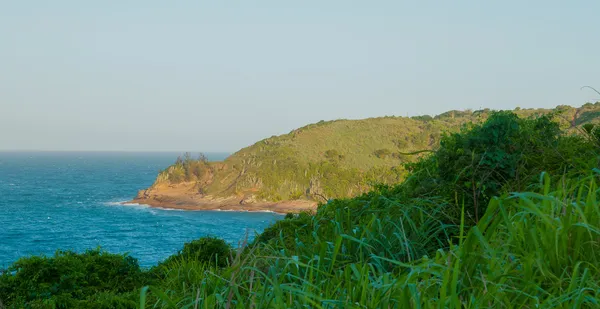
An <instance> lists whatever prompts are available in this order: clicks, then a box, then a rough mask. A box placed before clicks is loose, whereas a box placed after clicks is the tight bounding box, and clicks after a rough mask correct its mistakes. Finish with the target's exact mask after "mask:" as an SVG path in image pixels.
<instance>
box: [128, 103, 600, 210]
mask: <svg viewBox="0 0 600 309" xmlns="http://www.w3.org/2000/svg"><path fill="white" fill-rule="evenodd" d="M489 112H490V111H489V110H487V109H486V110H479V111H449V112H446V113H443V114H440V115H438V116H435V117H430V116H418V117H411V118H407V117H380V118H369V119H362V120H334V121H321V122H318V123H316V124H311V125H307V126H305V127H302V128H299V129H296V130H293V131H292V132H290V133H288V134H285V135H281V136H273V137H270V138H267V139H264V140H262V141H259V142H257V143H255V144H254V145H252V146H249V147H246V148H244V149H241V150H240V151H238V152H236V153H234V154H233V155H231V156H230V157H228V158H227V159H225V160H224V161H222V162H208V161H207V160H206V159H204V158H199V159H193V158H191V157H190V156H186V157H184V158H180V159H178V160H177V162H176V163H175V164H174V165H172V166H170V167H169V168H167V169H166V170H164V171H162V172H161V173H160V174H159V175H158V177H157V180H156V181H155V183H154V184H153V185H152V186H151V187H150V188H148V189H146V190H142V191H140V192H139V194H138V196H137V197H136V199H135V200H134V201H133V202H136V203H144V204H150V205H153V206H161V207H171V208H185V209H233V210H275V211H281V212H295V211H300V210H306V209H314V207H315V205H316V204H317V202H319V201H325V200H328V199H331V198H342V197H350V196H355V195H357V194H360V193H363V192H366V191H368V190H369V189H370V188H371V187H372V185H373V184H375V183H384V184H390V183H398V182H400V181H401V180H402V178H403V177H404V175H405V170H404V168H403V164H404V163H408V162H413V161H415V160H416V159H417V158H418V157H420V156H423V155H426V154H427V152H420V151H422V150H428V149H433V148H435V147H437V146H438V144H439V140H440V137H441V135H442V134H443V133H444V132H456V131H458V130H459V129H460V127H461V126H463V125H464V124H466V123H470V122H474V123H479V122H481V121H483V120H485V119H486V118H487V116H488V115H489ZM514 112H515V113H517V114H518V115H519V116H520V117H530V116H535V115H541V114H547V113H555V114H556V116H555V118H556V119H557V120H558V121H559V122H560V124H561V128H562V129H563V130H566V131H571V132H576V131H577V127H580V126H581V125H583V124H585V123H590V122H594V123H595V122H599V121H600V117H599V116H600V103H595V104H591V103H588V104H585V105H583V106H582V107H579V108H574V107H570V106H564V105H563V106H558V107H556V108H555V109H518V108H517V109H516V110H515V111H514ZM415 152H416V154H415Z"/></svg>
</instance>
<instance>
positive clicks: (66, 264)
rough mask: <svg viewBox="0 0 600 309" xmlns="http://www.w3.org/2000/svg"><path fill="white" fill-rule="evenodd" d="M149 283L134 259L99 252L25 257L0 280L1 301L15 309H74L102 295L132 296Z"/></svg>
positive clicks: (0, 277)
mask: <svg viewBox="0 0 600 309" xmlns="http://www.w3.org/2000/svg"><path fill="white" fill-rule="evenodd" d="M146 283H147V280H146V277H145V276H144V274H143V272H142V270H141V269H140V267H139V265H138V262H137V260H136V259H135V258H132V257H130V256H127V255H120V254H110V253H107V252H104V251H101V250H100V249H96V250H89V251H86V252H84V253H81V254H78V253H75V252H72V251H57V252H56V253H55V254H54V256H52V257H45V256H32V257H24V258H21V259H19V260H17V261H16V262H15V263H14V264H12V265H11V266H10V267H9V268H8V270H7V271H5V272H4V273H3V274H2V275H1V276H0V299H2V301H4V302H6V305H8V304H11V305H13V306H15V307H21V306H23V307H26V306H28V304H29V305H32V304H36V303H37V304H42V303H45V304H54V305H55V306H56V307H59V308H71V307H75V306H76V304H77V303H78V301H84V300H86V299H88V298H89V297H92V296H94V295H96V294H99V293H109V294H110V293H123V292H131V291H134V290H135V289H137V288H140V287H141V286H142V285H143V284H146Z"/></svg>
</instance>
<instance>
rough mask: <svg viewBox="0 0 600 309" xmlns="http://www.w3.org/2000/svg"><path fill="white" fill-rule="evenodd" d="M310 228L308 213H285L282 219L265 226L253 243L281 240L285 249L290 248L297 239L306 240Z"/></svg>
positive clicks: (310, 220) (310, 222) (310, 217)
mask: <svg viewBox="0 0 600 309" xmlns="http://www.w3.org/2000/svg"><path fill="white" fill-rule="evenodd" d="M311 229H312V216H311V215H310V214H308V213H300V214H296V215H294V214H287V215H286V216H285V218H284V219H283V220H279V221H277V222H275V223H274V224H273V225H271V226H269V227H267V228H266V229H265V230H264V231H263V232H262V233H261V234H260V235H258V237H256V239H255V240H254V243H255V244H256V243H269V242H274V241H281V242H282V244H283V246H284V247H285V248H287V249H292V248H294V247H295V246H296V245H297V240H298V241H306V240H307V239H308V237H309V236H310V232H309V230H311Z"/></svg>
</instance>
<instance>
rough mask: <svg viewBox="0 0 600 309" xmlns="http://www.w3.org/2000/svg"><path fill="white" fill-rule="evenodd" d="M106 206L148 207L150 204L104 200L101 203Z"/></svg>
mask: <svg viewBox="0 0 600 309" xmlns="http://www.w3.org/2000/svg"><path fill="white" fill-rule="evenodd" d="M103 204H104V205H106V206H127V207H136V208H150V205H146V204H139V203H127V201H117V202H114V201H111V202H104V203H103Z"/></svg>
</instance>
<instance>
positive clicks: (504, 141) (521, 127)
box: [405, 112, 597, 222]
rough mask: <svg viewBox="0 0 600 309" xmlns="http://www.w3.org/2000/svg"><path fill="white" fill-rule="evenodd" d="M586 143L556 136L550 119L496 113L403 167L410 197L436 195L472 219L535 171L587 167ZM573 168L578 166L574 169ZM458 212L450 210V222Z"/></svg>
mask: <svg viewBox="0 0 600 309" xmlns="http://www.w3.org/2000/svg"><path fill="white" fill-rule="evenodd" d="M595 151H596V150H595V148H594V146H593V144H592V143H590V142H588V141H586V140H585V139H583V138H581V137H577V136H565V135H563V134H562V132H561V130H560V128H559V125H558V123H556V122H553V121H552V120H551V116H541V117H538V118H529V119H523V118H519V117H518V116H517V115H516V114H514V113H512V112H496V113H493V114H491V115H490V117H489V118H488V119H487V121H486V122H484V123H482V124H479V125H469V126H466V127H464V128H463V130H462V131H461V132H459V133H454V134H449V135H446V136H444V137H443V138H442V140H441V142H440V148H439V149H438V150H437V151H436V152H435V153H434V154H433V155H431V156H430V157H427V158H425V159H423V160H420V161H419V162H417V163H414V164H410V163H409V164H407V169H408V170H409V171H411V172H412V176H411V177H409V179H408V181H407V185H406V186H405V188H406V192H407V194H408V195H411V196H442V197H444V198H446V200H447V201H449V202H454V203H458V204H462V203H463V202H464V203H465V210H466V214H467V216H468V218H470V219H471V220H473V221H475V222H476V221H478V220H479V218H480V217H481V216H482V215H483V213H484V212H485V207H486V205H487V204H488V202H489V200H490V198H491V197H493V196H497V195H500V194H501V193H502V192H510V191H516V190H523V189H526V186H527V185H529V184H531V183H532V181H533V180H534V179H535V178H536V177H538V176H539V174H540V173H541V172H544V171H546V172H550V173H556V174H559V173H564V172H568V171H570V170H573V169H575V170H581V168H582V167H586V166H592V167H593V163H591V164H590V160H589V159H590V158H592V160H596V161H597V159H596V156H595V155H594V153H595ZM576 166H578V167H579V168H575V167H576ZM459 212H460V209H458V208H456V209H455V215H456V218H458V216H459Z"/></svg>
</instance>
